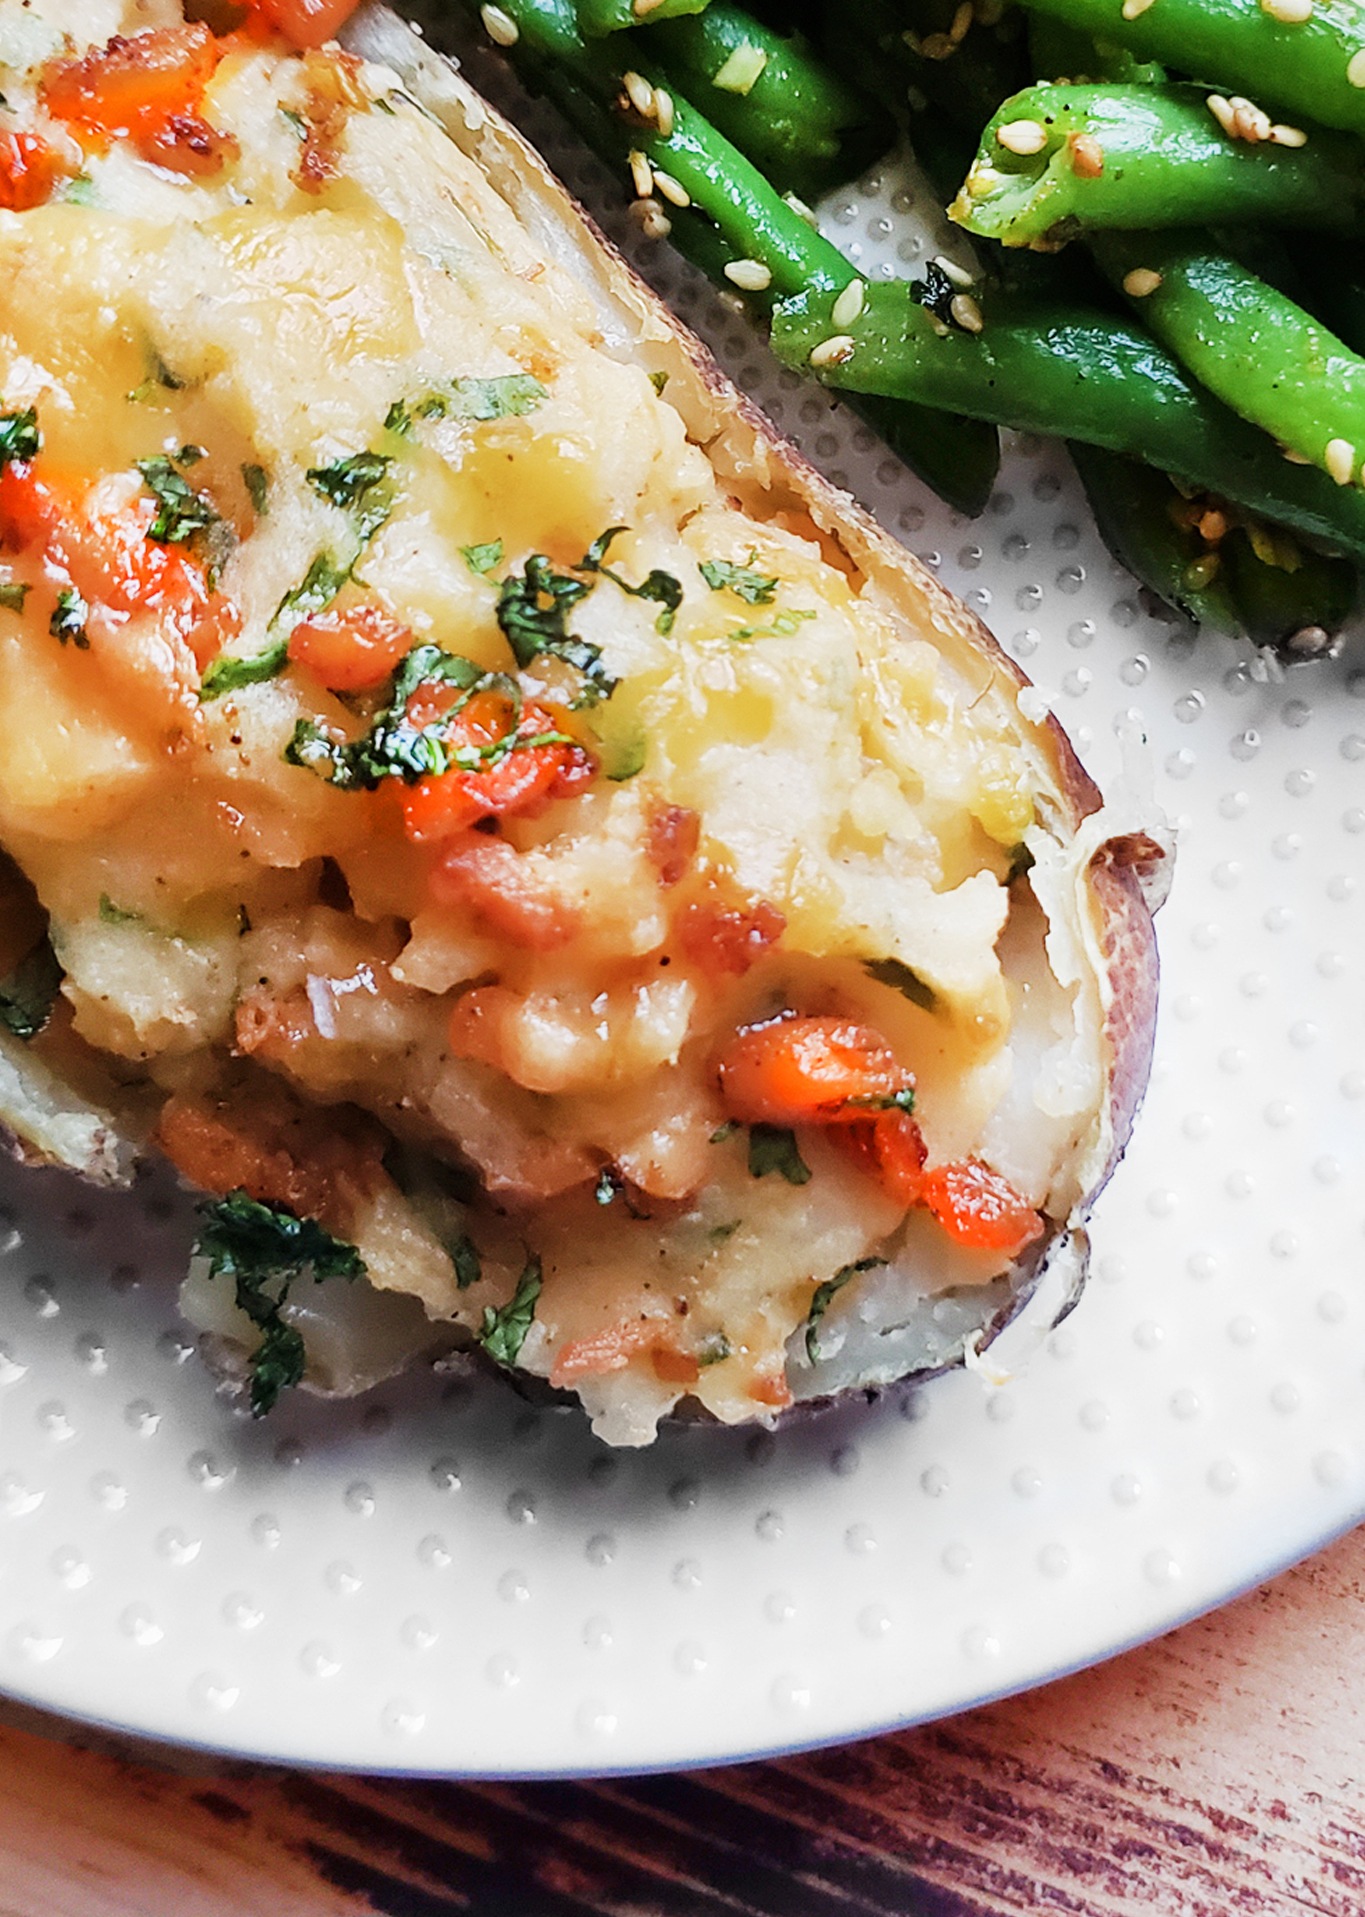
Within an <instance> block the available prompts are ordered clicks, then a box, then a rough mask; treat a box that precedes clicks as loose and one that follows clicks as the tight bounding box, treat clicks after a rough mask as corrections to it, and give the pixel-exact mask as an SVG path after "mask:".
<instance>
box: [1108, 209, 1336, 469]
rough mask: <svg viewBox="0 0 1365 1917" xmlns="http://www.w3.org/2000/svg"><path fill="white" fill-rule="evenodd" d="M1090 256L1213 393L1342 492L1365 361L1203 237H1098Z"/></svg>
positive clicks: (1184, 234) (1182, 234)
mask: <svg viewBox="0 0 1365 1917" xmlns="http://www.w3.org/2000/svg"><path fill="white" fill-rule="evenodd" d="M1093 251H1094V254H1095V257H1096V259H1097V260H1098V262H1099V264H1100V266H1101V268H1102V269H1103V271H1104V272H1105V273H1106V274H1107V275H1108V277H1109V279H1110V280H1111V282H1112V283H1113V284H1114V285H1115V286H1120V287H1122V289H1123V291H1124V293H1125V295H1126V296H1127V298H1128V299H1129V301H1130V303H1131V304H1132V306H1133V307H1134V308H1135V309H1136V310H1138V311H1139V312H1140V313H1141V315H1142V319H1143V322H1144V324H1146V325H1148V326H1150V327H1151V329H1152V331H1153V332H1154V333H1155V334H1156V336H1157V338H1158V339H1160V340H1161V341H1163V342H1164V344H1165V345H1166V346H1167V347H1168V348H1169V349H1170V351H1171V352H1172V353H1175V354H1176V355H1177V356H1178V357H1179V359H1180V361H1181V363H1182V364H1183V365H1184V366H1186V367H1188V369H1189V371H1190V372H1191V373H1192V374H1193V375H1194V377H1195V378H1196V379H1197V380H1200V381H1201V382H1202V383H1203V384H1204V385H1205V386H1206V387H1207V388H1208V389H1209V391H1210V392H1212V393H1215V394H1217V396H1218V397H1219V398H1220V399H1222V400H1224V401H1225V402H1226V404H1227V405H1229V406H1230V407H1232V408H1233V410H1234V411H1235V412H1238V413H1240V414H1241V415H1242V417H1243V418H1244V419H1248V420H1252V421H1254V423H1255V424H1256V425H1258V426H1260V427H1262V428H1263V429H1264V431H1265V432H1267V433H1269V434H1270V436H1271V438H1272V439H1274V440H1275V441H1277V442H1278V444H1279V445H1280V446H1281V447H1283V448H1286V449H1287V450H1288V452H1289V453H1290V454H1292V455H1295V456H1297V457H1298V458H1300V459H1304V460H1308V461H1310V462H1311V463H1312V464H1313V465H1314V466H1320V467H1321V468H1322V470H1323V471H1324V472H1326V473H1328V474H1330V476H1331V477H1332V478H1333V479H1334V480H1335V481H1336V482H1337V484H1338V485H1340V486H1347V485H1350V484H1351V482H1352V481H1360V479H1361V477H1362V470H1361V469H1362V461H1363V460H1365V360H1363V359H1360V358H1359V357H1358V356H1357V355H1356V354H1354V353H1353V352H1352V351H1351V349H1350V348H1349V347H1348V346H1347V345H1346V344H1345V343H1344V342H1343V341H1342V340H1339V339H1337V338H1336V336H1335V335H1334V334H1333V333H1329V332H1328V330H1327V329H1326V327H1324V326H1321V325H1320V324H1319V323H1318V321H1317V320H1315V319H1314V318H1313V316H1312V315H1311V314H1310V313H1307V312H1305V311H1304V309H1303V307H1302V306H1299V305H1297V304H1296V303H1295V302H1294V301H1293V300H1291V299H1288V298H1286V297H1285V295H1284V294H1282V293H1280V292H1278V291H1277V290H1276V288H1274V287H1273V286H1270V285H1268V284H1267V282H1266V281H1265V280H1263V279H1261V278H1259V277H1258V276H1257V275H1256V274H1255V273H1251V272H1249V271H1248V270H1247V269H1246V267H1244V266H1242V265H1241V264H1240V262H1238V261H1237V260H1234V259H1232V258H1231V257H1230V256H1229V255H1228V254H1227V253H1225V252H1223V251H1221V250H1220V249H1219V248H1218V247H1217V246H1216V245H1215V244H1214V243H1213V242H1212V241H1211V240H1210V239H1208V238H1206V237H1205V236H1204V235H1203V234H1202V233H1198V232H1194V231H1185V230H1181V229H1176V230H1174V231H1172V232H1170V233H1104V234H1098V235H1096V236H1095V239H1094V241H1093Z"/></svg>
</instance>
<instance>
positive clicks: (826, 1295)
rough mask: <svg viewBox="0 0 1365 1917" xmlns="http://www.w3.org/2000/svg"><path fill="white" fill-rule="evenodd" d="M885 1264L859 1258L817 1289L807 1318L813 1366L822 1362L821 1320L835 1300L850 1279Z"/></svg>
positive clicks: (881, 1260) (872, 1259)
mask: <svg viewBox="0 0 1365 1917" xmlns="http://www.w3.org/2000/svg"><path fill="white" fill-rule="evenodd" d="M885 1263H886V1260H885V1258H859V1259H858V1261H857V1262H856V1264H852V1265H841V1266H840V1268H839V1270H838V1271H836V1272H835V1274H834V1276H833V1277H832V1278H827V1279H826V1280H825V1282H824V1284H823V1285H817V1286H816V1287H815V1291H814V1294H813V1295H812V1297H811V1301H810V1311H809V1313H808V1314H807V1317H806V1356H807V1357H808V1358H809V1359H810V1361H811V1363H812V1364H813V1365H818V1364H819V1362H820V1336H819V1333H820V1320H821V1319H822V1318H823V1317H824V1315H825V1313H826V1312H827V1311H828V1310H829V1308H830V1305H831V1304H832V1303H833V1301H834V1299H835V1298H836V1297H837V1296H838V1294H839V1293H840V1292H841V1291H842V1290H843V1288H844V1286H845V1285H846V1284H847V1283H848V1281H849V1279H850V1278H856V1277H857V1276H858V1274H859V1272H863V1271H875V1270H876V1268H877V1267H878V1265H884V1264H885Z"/></svg>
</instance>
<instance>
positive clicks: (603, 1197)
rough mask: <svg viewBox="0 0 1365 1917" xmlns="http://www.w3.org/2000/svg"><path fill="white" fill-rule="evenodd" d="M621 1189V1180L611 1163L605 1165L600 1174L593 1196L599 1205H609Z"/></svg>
mask: <svg viewBox="0 0 1365 1917" xmlns="http://www.w3.org/2000/svg"><path fill="white" fill-rule="evenodd" d="M620 1189H621V1181H620V1179H619V1178H618V1177H617V1176H616V1173H615V1172H614V1171H613V1170H612V1168H611V1166H610V1165H604V1166H603V1167H602V1170H601V1171H600V1173H599V1174H598V1178H597V1188H596V1190H595V1191H594V1192H593V1197H594V1198H595V1199H596V1200H597V1202H598V1204H599V1205H609V1204H610V1203H611V1201H612V1199H613V1198H615V1196H616V1194H617V1193H618V1192H619V1191H620Z"/></svg>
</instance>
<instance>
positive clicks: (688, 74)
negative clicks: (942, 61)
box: [649, 0, 891, 200]
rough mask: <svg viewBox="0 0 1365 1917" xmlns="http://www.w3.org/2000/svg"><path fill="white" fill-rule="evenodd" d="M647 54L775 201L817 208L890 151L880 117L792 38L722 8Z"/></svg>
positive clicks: (666, 32) (659, 36)
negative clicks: (778, 197)
mask: <svg viewBox="0 0 1365 1917" xmlns="http://www.w3.org/2000/svg"><path fill="white" fill-rule="evenodd" d="M649 51H650V53H651V55H653V56H654V57H656V58H657V59H658V60H659V61H660V62H661V64H662V65H663V66H664V67H666V68H667V70H668V75H669V78H670V80H671V81H672V82H673V83H674V84H675V85H676V86H678V87H679V88H680V89H681V90H682V92H683V93H685V94H686V95H687V97H688V98H689V99H692V100H695V101H696V102H697V104H698V106H699V108H700V109H701V110H702V111H703V112H704V113H705V114H706V117H707V119H708V120H710V122H711V124H712V125H713V126H714V127H716V128H718V129H719V131H720V132H721V133H723V134H724V135H725V137H726V138H727V139H728V140H731V141H733V143H734V144H735V145H736V146H737V147H738V148H739V149H740V151H741V152H742V153H746V154H747V155H748V157H749V158H750V159H751V160H752V161H753V162H754V164H755V166H757V167H758V168H759V169H760V170H761V172H762V173H763V175H764V177H765V178H766V179H767V180H768V181H769V182H770V184H771V185H773V186H775V187H776V188H777V191H778V192H779V193H796V194H799V195H800V197H801V198H802V199H807V200H809V199H814V198H815V197H817V196H818V195H819V194H821V193H823V192H825V191H826V190H827V189H828V188H829V187H832V186H835V185H837V184H838V183H839V182H840V181H842V180H847V179H849V178H851V177H852V176H853V175H854V174H855V173H859V172H861V171H862V169H863V168H864V167H865V166H866V165H867V164H868V163H869V161H871V160H873V159H875V158H876V157H877V156H878V155H879V154H880V153H883V152H885V150H886V148H887V146H888V145H889V144H890V139H891V130H890V127H889V126H888V124H887V121H886V119H885V117H884V116H883V115H882V114H881V113H878V112H877V111H876V110H875V109H874V108H872V106H871V103H870V102H869V101H868V100H867V99H866V97H865V96H862V95H860V94H858V93H856V92H855V91H854V90H853V88H852V87H850V86H847V85H845V83H844V82H843V81H842V80H840V79H838V78H837V77H836V76H835V74H833V73H832V72H831V71H830V69H829V68H828V67H827V66H826V65H825V63H824V62H823V61H820V60H817V59H815V58H814V57H813V56H812V55H811V53H810V52H809V50H808V49H807V48H806V46H805V45H804V44H803V43H802V42H801V41H800V39H798V38H797V36H795V35H793V34H790V33H780V32H777V31H775V30H774V29H773V28H771V27H767V26H764V25H763V24H762V23H761V22H760V21H758V20H756V19H755V18H754V16H753V15H752V14H751V13H748V12H746V11H745V10H744V9H743V8H741V7H737V6H732V5H730V4H729V3H728V0H712V4H711V5H710V6H708V7H707V9H706V12H705V13H703V14H698V15H694V16H693V17H691V18H690V19H685V20H670V21H665V22H664V23H663V24H662V25H661V26H659V27H657V28H656V29H655V30H654V31H653V32H651V34H650V35H649Z"/></svg>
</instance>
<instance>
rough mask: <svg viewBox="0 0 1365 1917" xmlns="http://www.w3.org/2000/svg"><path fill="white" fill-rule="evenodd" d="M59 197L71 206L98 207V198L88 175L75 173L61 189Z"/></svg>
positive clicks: (93, 183)
mask: <svg viewBox="0 0 1365 1917" xmlns="http://www.w3.org/2000/svg"><path fill="white" fill-rule="evenodd" d="M60 197H61V198H62V199H63V200H65V201H66V202H67V203H68V204H69V205H71V206H98V205H99V203H100V196H99V194H98V192H97V191H96V189H95V182H94V181H93V180H92V179H91V177H90V175H89V174H88V173H77V174H75V175H74V177H73V178H71V179H69V180H68V181H67V183H66V185H65V186H64V187H63V188H62V191H61V195H60Z"/></svg>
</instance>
